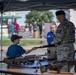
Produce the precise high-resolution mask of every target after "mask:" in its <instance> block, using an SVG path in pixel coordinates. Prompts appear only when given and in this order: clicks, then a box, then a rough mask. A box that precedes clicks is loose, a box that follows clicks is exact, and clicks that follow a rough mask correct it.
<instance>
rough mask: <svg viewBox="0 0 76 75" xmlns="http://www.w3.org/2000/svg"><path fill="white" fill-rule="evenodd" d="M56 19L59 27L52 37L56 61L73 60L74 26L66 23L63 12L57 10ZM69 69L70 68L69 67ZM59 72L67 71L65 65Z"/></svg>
mask: <svg viewBox="0 0 76 75" xmlns="http://www.w3.org/2000/svg"><path fill="white" fill-rule="evenodd" d="M56 16H57V19H58V20H59V22H60V25H59V26H58V28H57V31H56V34H55V36H54V37H53V40H54V41H53V42H52V43H51V44H55V45H56V46H57V60H58V61H62V60H69V59H73V55H74V45H73V43H74V42H75V27H74V24H73V23H72V22H70V21H68V20H67V19H66V17H65V12H64V11H62V10H59V11H57V12H56ZM70 68H71V67H70ZM61 71H64V72H65V71H68V67H67V63H66V62H65V63H63V67H62V69H61Z"/></svg>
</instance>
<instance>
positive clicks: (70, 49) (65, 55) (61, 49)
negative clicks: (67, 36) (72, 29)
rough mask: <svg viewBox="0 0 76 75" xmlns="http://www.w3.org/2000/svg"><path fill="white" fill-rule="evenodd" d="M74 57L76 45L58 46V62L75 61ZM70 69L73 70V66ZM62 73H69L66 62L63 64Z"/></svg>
mask: <svg viewBox="0 0 76 75" xmlns="http://www.w3.org/2000/svg"><path fill="white" fill-rule="evenodd" d="M73 56H74V45H73V44H72V43H69V44H62V45H58V46H57V60H58V61H62V60H69V59H73ZM69 68H70V69H71V68H72V66H69ZM61 72H68V65H67V63H66V62H65V63H63V67H62V69H61Z"/></svg>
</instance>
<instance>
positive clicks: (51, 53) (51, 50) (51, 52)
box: [47, 47, 57, 59]
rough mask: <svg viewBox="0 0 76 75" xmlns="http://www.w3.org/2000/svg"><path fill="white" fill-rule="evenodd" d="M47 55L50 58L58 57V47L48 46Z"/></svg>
mask: <svg viewBox="0 0 76 75" xmlns="http://www.w3.org/2000/svg"><path fill="white" fill-rule="evenodd" d="M47 54H48V55H47V57H48V58H49V59H51V58H56V57H57V54H56V47H48V48H47Z"/></svg>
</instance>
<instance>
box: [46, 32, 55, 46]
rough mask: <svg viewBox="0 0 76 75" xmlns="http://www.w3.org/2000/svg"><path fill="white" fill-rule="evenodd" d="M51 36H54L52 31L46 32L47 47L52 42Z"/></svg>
mask: <svg viewBox="0 0 76 75" xmlns="http://www.w3.org/2000/svg"><path fill="white" fill-rule="evenodd" d="M53 36H54V33H53V32H52V31H50V32H48V33H47V43H48V45H49V44H50V43H51V42H53Z"/></svg>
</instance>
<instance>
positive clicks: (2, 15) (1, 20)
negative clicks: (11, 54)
mask: <svg viewBox="0 0 76 75" xmlns="http://www.w3.org/2000/svg"><path fill="white" fill-rule="evenodd" d="M2 19H3V6H1V61H2V52H3V50H2V45H3V43H2V40H3V39H2V30H3V28H2Z"/></svg>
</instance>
